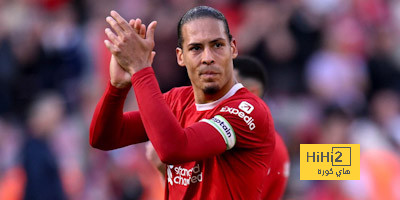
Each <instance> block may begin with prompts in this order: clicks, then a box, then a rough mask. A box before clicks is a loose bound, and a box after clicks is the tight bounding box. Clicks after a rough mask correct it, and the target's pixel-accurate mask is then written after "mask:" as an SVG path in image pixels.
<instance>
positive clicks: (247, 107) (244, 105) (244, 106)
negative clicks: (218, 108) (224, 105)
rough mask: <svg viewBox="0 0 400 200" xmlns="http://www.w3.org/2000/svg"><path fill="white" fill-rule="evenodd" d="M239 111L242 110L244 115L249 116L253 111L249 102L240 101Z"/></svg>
mask: <svg viewBox="0 0 400 200" xmlns="http://www.w3.org/2000/svg"><path fill="white" fill-rule="evenodd" d="M239 109H240V110H243V111H244V112H245V113H247V114H250V113H251V112H252V111H253V110H254V106H253V105H251V104H250V103H249V102H247V101H242V102H241V103H240V104H239Z"/></svg>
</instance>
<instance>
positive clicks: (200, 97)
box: [193, 79, 237, 104]
mask: <svg viewBox="0 0 400 200" xmlns="http://www.w3.org/2000/svg"><path fill="white" fill-rule="evenodd" d="M236 83H237V81H236V80H234V79H232V80H230V81H229V82H228V83H227V84H225V85H224V86H223V87H222V88H221V89H220V90H219V91H218V92H216V93H214V94H206V93H204V91H203V90H202V89H201V88H195V87H194V86H193V92H194V99H195V102H196V103H198V104H204V103H211V102H213V101H216V100H218V99H220V98H221V97H223V96H224V95H225V94H226V93H228V91H229V90H230V89H231V88H232V87H233V86H234V85H235V84H236Z"/></svg>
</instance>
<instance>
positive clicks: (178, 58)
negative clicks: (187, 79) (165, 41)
mask: <svg viewBox="0 0 400 200" xmlns="http://www.w3.org/2000/svg"><path fill="white" fill-rule="evenodd" d="M176 61H177V62H178V65H179V66H181V67H184V66H185V62H183V50H182V49H181V48H180V47H176Z"/></svg>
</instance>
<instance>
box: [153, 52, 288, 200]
mask: <svg viewBox="0 0 400 200" xmlns="http://www.w3.org/2000/svg"><path fill="white" fill-rule="evenodd" d="M233 65H234V73H235V77H236V78H237V80H238V81H239V82H240V83H242V84H243V85H244V86H245V87H246V89H248V90H249V91H250V92H251V93H253V94H255V95H257V96H259V97H260V98H262V97H263V96H264V91H265V90H266V88H267V80H266V79H267V74H266V70H265V68H264V67H263V65H262V64H261V62H260V61H258V60H257V59H255V58H253V57H249V56H239V57H237V58H236V59H234V60H233ZM275 133H276V134H275V150H274V152H273V154H272V159H271V167H270V168H269V169H268V176H266V178H265V179H264V184H263V191H262V195H261V197H262V198H261V199H268V200H278V199H281V198H282V197H283V194H284V192H285V188H286V184H287V180H288V177H289V165H290V161H289V153H288V150H287V148H286V145H285V143H284V142H283V140H282V137H281V136H280V135H279V134H278V133H277V132H275ZM146 157H147V159H148V160H149V161H150V162H151V163H152V164H153V165H154V166H155V167H156V168H157V169H158V170H159V171H160V172H161V173H162V174H163V175H164V176H165V172H166V171H165V170H166V169H165V164H163V163H162V162H161V161H160V159H159V158H158V156H157V153H156V152H155V150H154V148H153V146H152V145H151V143H148V144H147V145H146Z"/></svg>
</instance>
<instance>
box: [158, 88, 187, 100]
mask: <svg viewBox="0 0 400 200" xmlns="http://www.w3.org/2000/svg"><path fill="white" fill-rule="evenodd" d="M192 94H193V88H192V86H182V87H175V88H172V89H171V90H170V91H168V92H166V93H164V94H163V95H164V99H165V100H167V101H171V100H174V101H175V100H177V99H182V97H190V96H193V95H192Z"/></svg>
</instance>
